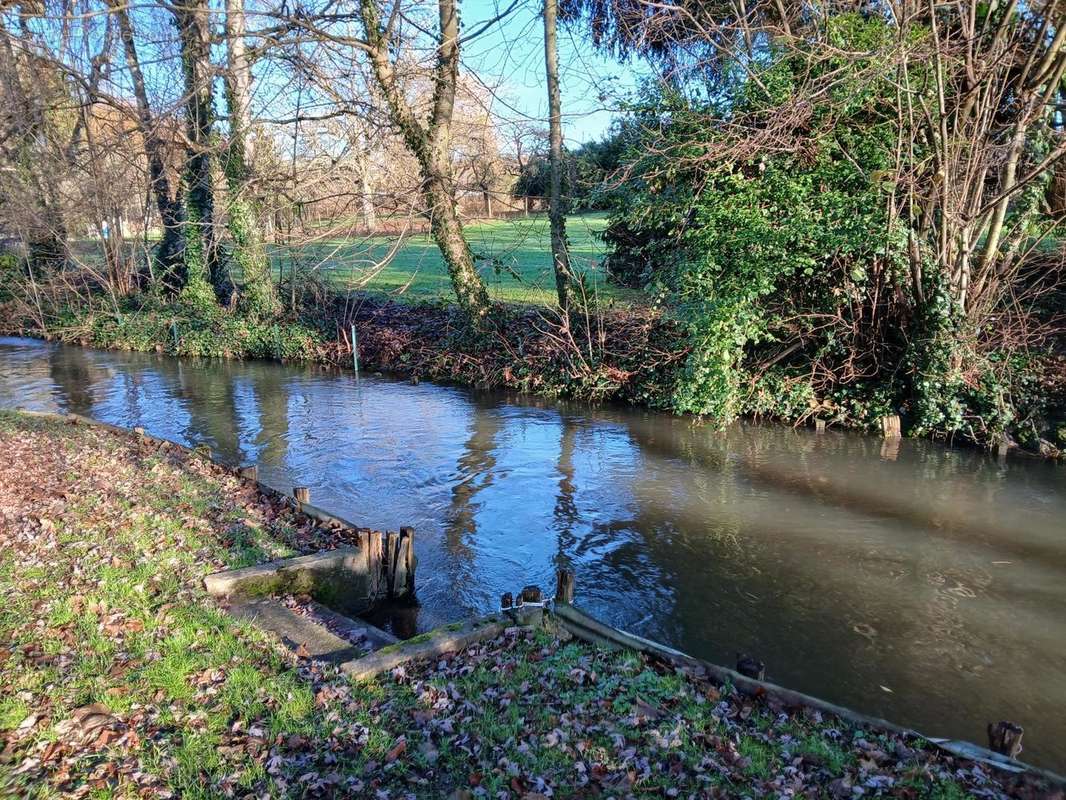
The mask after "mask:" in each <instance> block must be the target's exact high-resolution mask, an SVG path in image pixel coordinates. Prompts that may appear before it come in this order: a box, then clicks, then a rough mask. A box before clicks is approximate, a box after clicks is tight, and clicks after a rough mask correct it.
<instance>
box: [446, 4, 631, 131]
mask: <svg viewBox="0 0 1066 800" xmlns="http://www.w3.org/2000/svg"><path fill="white" fill-rule="evenodd" d="M509 6H510V2H509V0H463V1H462V3H461V9H462V25H463V30H464V31H471V30H476V29H477V28H478V26H479V23H481V22H484V21H486V20H489V19H492V18H493V17H494V16H496V15H497V14H498V13H500V12H501V11H502V10H503V9H505V8H507V7H509ZM540 8H541V4H540V2H538V0H528V1H527V2H523V3H522V5H521V6H520V7H519V8H518V9H516V10H515V11H514V12H513V13H512V14H511V15H510V16H508V17H507V18H506V20H504V21H503V22H502V23H500V24H498V25H496V26H493V27H492V28H491V29H489V30H488V31H487V32H486V33H484V34H483V35H481V36H480V37H479V38H477V39H474V40H473V41H470V42H468V43H467V44H466V45H465V47H464V51H463V62H464V64H465V66H466V67H467V70H468V72H473V73H475V74H477V76H478V77H479V78H480V79H481V81H482V82H483V83H485V84H486V85H487V86H488V88H489V89H490V90H491V91H492V93H493V95H494V96H495V97H496V102H495V111H496V113H497V114H498V115H499V116H501V117H505V118H507V117H525V118H528V119H530V120H536V121H541V122H542V123H543V124H544V127H547V116H548V115H547V104H548V99H547V88H546V85H545V77H544V24H543V21H542V18H541V16H540ZM582 33H583V31H582V30H580V29H578V30H571V29H569V28H567V27H565V26H560V28H559V73H560V82H561V84H562V97H563V129H564V136H565V138H566V143H567V145H568V146H570V147H573V146H575V145H577V144H580V143H582V142H585V141H588V140H590V139H596V138H599V137H600V136H601V135H602V134H603V133H604V132H605V131H606V130H607V128H608V126H609V125H610V121H611V118H612V110H614V109H616V108H617V107H618V103H619V101H620V100H621V99H622V98H623V97H624V96H625V95H626V94H627V93H629V92H631V91H632V90H633V89H634V88H636V86H637V83H638V81H639V73H640V71H641V70H640V67H639V65H638V64H637V63H636V62H634V63H630V64H620V63H618V62H617V61H615V60H614V59H613V58H611V57H610V56H604V55H602V54H600V53H599V52H597V51H596V50H595V49H594V48H593V47H592V44H591V43H590V42H589V41H588V40H587V39H585V38H584V37H583V36H582Z"/></svg>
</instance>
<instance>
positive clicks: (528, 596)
mask: <svg viewBox="0 0 1066 800" xmlns="http://www.w3.org/2000/svg"><path fill="white" fill-rule="evenodd" d="M521 598H522V602H523V603H543V602H544V594H543V593H542V592H541V591H540V587H539V586H534V585H533V584H530V585H529V586H523V587H522V595H521Z"/></svg>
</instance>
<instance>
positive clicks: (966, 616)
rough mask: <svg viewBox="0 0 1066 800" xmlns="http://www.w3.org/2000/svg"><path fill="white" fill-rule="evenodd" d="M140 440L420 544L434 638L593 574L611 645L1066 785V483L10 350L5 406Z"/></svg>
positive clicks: (756, 436) (401, 391) (277, 373)
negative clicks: (104, 426) (1001, 738)
mask: <svg viewBox="0 0 1066 800" xmlns="http://www.w3.org/2000/svg"><path fill="white" fill-rule="evenodd" d="M16 405H22V406H25V407H27V408H31V409H37V410H50V411H72V412H76V413H80V414H85V415H88V416H92V417H94V418H96V419H99V420H102V421H105V422H110V423H113V424H118V425H123V426H128V427H132V426H135V425H142V426H144V427H145V428H146V429H147V430H148V431H149V432H150V433H153V434H155V435H157V436H162V437H166V438H169V439H172V440H174V441H178V442H181V443H183V444H186V445H197V444H202V443H203V444H207V445H209V446H210V447H211V448H212V449H213V450H214V451H215V452H216V453H217V454H218V456H220V457H221V459H223V460H224V461H227V462H230V463H234V464H236V463H249V462H255V463H257V464H258V465H259V470H260V477H261V479H263V480H264V481H266V482H267V483H269V484H271V485H273V486H276V487H278V488H279V489H282V490H288V489H290V488H291V487H292V486H293V485H294V484H296V485H303V486H309V487H310V488H311V494H312V502H314V503H315V504H316V505H318V506H320V507H323V508H326V509H329V510H332V511H335V512H336V513H339V514H341V515H342V516H345V517H347V518H349V519H352V520H353V521H356V522H358V523H360V524H365V525H368V526H373V527H378V528H388V529H396V528H398V527H399V526H400V525H412V526H414V527H415V529H416V530H417V539H416V551H417V553H418V557H419V566H418V570H419V571H418V584H419V585H418V594H419V598H420V601H421V608H420V609H419V610H418V616H417V626H418V627H419V628H421V629H425V628H428V627H432V626H434V625H437V624H441V623H444V622H451V621H455V620H457V619H460V618H462V617H464V616H466V615H468V614H471V613H473V612H484V611H487V610H492V609H495V608H496V606H497V604H498V598H499V595H500V593H501V592H503V591H512V592H514V591H516V590H518V589H519V588H520V587H521V586H523V585H524V584H527V583H537V584H540V585H541V586H543V587H544V588H545V589H550V588H551V587H552V585H553V580H554V578H553V576H554V571H555V568H556V566H557V565H561V564H566V565H570V566H572V567H573V568H574V570H575V571H576V573H577V585H578V588H577V598H578V604H579V605H581V606H583V607H585V608H586V609H587V610H588V611H590V612H592V613H593V614H595V615H597V616H599V617H601V618H602V619H604V620H605V621H608V622H610V623H612V624H614V625H617V626H619V627H622V628H624V629H626V630H630V631H632V632H634V633H638V634H641V635H643V636H647V637H650V638H653V639H657V640H659V641H662V642H664V643H666V644H669V645H672V646H674V647H677V648H680V649H682V650H685V651H687V652H689V653H692V654H693V655H696V656H700V657H703V658H707V659H709V660H711V661H715V662H718V663H723V664H727V665H731V664H732V663H733V662H734V660H735V658H736V654H737V652H744V653H751V654H754V655H756V656H758V657H759V658H761V659H762V660H763V661H765V662H766V664H767V677H768V678H769V679H771V680H774V681H776V682H779V683H782V684H784V685H786V686H789V687H791V688H795V689H798V690H801V691H804V692H808V693H810V694H814V695H817V696H819V697H823V698H825V699H827V700H831V701H833V702H836V703H840V704H843V705H846V706H850V707H852V708H855V709H857V710H860V711H863V712H865V713H868V714H874V715H878V716H883V717H885V718H888V719H891V720H893V721H894V722H898V723H901V724H904V725H910V726H913V727H915V728H917V729H918V730H921V731H922V732H924V733H927V734H930V735H940V736H950V737H959V738H964V739H970V740H974V741H977V742H979V743H982V744H983V743H984V727H985V724H986V723H987V722H989V721H991V720H999V719H1003V718H1006V719H1011V720H1014V721H1016V722H1018V723H1020V724H1022V725H1023V726H1024V727H1025V728H1026V734H1025V752H1024V753H1023V758H1025V759H1027V760H1029V761H1031V762H1033V763H1036V764H1040V765H1042V766H1046V767H1050V768H1053V769H1057V770H1059V771H1063V770H1066V468H1064V467H1063V466H1061V465H1055V464H1052V463H1048V462H1043V461H1038V460H1031V459H1026V458H1017V459H1015V458H1010V459H1008V460H1006V461H1000V460H997V459H995V458H992V457H990V456H988V455H986V454H984V453H981V452H977V451H974V450H968V449H961V448H954V449H953V448H949V447H944V446H941V445H938V444H934V443H931V442H926V441H911V440H904V441H903V442H901V443H899V446H898V448H893V447H889V446H885V444H884V443H883V442H882V441H881V440H879V439H877V438H871V437H863V436H858V435H852V434H845V433H835V432H829V433H827V434H825V435H822V436H818V435H815V434H813V433H811V432H808V431H797V430H792V429H789V428H785V427H778V426H756V425H747V424H738V425H735V426H732V427H730V428H729V429H727V430H725V431H718V430H716V429H715V428H714V427H713V426H711V425H704V424H697V423H694V422H693V421H692V420H688V419H679V418H675V417H671V416H668V415H664V414H656V413H651V412H645V411H641V410H637V409H628V408H616V407H592V406H586V405H578V404H563V403H550V402H544V401H539V400H531V399H528V398H516V397H509V396H504V395H500V394H486V393H478V392H473V391H468V390H464V389H459V388H454V387H447V386H439V385H434V384H430V383H421V384H419V385H417V386H413V385H411V384H409V383H406V382H402V381H398V380H392V379H389V378H383V377H373V376H366V375H364V376H362V377H360V378H359V379H356V378H355V377H354V376H353V375H352V374H350V373H345V372H338V371H331V370H325V369H321V368H316V367H311V368H303V367H292V366H283V365H279V364H275V363H266V362H231V361H218V360H190V359H174V358H167V357H163V356H154V355H144V354H133V353H113V352H101V351H94V350H87V349H82V348H77V347H61V346H56V345H52V344H47V343H44V342H40V341H36V340H29V339H0V406H2V407H13V406H16Z"/></svg>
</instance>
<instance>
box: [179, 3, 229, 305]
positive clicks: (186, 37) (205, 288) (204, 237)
mask: <svg viewBox="0 0 1066 800" xmlns="http://www.w3.org/2000/svg"><path fill="white" fill-rule="evenodd" d="M173 13H174V20H175V23H176V24H177V27H178V36H179V38H180V40H181V65H182V74H183V77H184V81H185V136H186V139H187V140H188V152H187V153H186V161H185V176H184V179H183V180H184V183H185V187H184V189H185V209H186V214H185V217H186V219H185V224H184V226H183V227H184V233H185V237H184V238H185V250H184V254H185V285H184V286H183V287H182V294H183V295H184V296H186V298H187V299H189V300H191V301H193V302H196V303H208V302H211V301H212V300H217V301H219V302H224V301H225V300H226V299H227V295H228V294H229V292H228V289H229V287H228V280H226V277H225V275H224V273H223V271H222V268H221V265H220V264H219V261H218V249H217V243H216V239H215V233H214V216H215V194H214V182H213V179H212V171H211V166H212V165H211V161H212V159H211V151H212V147H213V142H212V141H211V138H212V134H213V129H214V110H213V105H212V103H213V93H212V86H211V84H212V78H213V70H212V68H211V26H210V16H209V15H210V10H209V8H208V4H207V0H186V2H184V3H182V4H181V5H178V6H174V7H173ZM212 294H213V297H212Z"/></svg>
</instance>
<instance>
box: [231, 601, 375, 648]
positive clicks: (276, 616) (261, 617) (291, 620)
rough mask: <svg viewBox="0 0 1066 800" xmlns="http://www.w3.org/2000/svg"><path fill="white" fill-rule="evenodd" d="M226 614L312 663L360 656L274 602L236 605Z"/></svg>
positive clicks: (349, 645) (332, 634) (327, 632)
mask: <svg viewBox="0 0 1066 800" xmlns="http://www.w3.org/2000/svg"><path fill="white" fill-rule="evenodd" d="M230 613H231V614H232V615H233V616H234V617H236V618H237V619H244V620H248V621H249V622H252V623H254V624H255V625H256V626H257V627H259V628H262V629H263V630H265V631H269V632H270V633H272V634H274V635H275V636H276V637H277V638H278V639H280V640H281V643H282V644H283V645H285V647H287V648H288V649H289V650H291V651H292V652H294V653H297V652H299V653H301V655H304V656H305V657H307V658H313V659H315V660H316V661H325V662H328V663H331V664H342V663H344V662H346V661H351V660H352V659H354V658H358V657H359V656H361V655H362V653H363V650H362V649H360V648H359V647H358V646H357V645H355V644H352V643H351V642H350V641H348V640H346V639H342V638H341V637H339V636H337V635H336V634H334V633H333V632H332V631H330V630H328V629H326V628H324V627H323V626H321V625H319V624H318V623H316V622H315V621H314V620H312V619H308V618H307V617H305V616H303V615H301V614H297V613H296V612H295V611H293V610H292V609H291V608H289V607H288V606H286V605H284V604H283V603H280V602H278V601H277V600H273V599H270V598H267V599H260V600H252V601H250V602H246V603H239V604H237V605H235V606H233V607H232V608H231V609H230Z"/></svg>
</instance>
